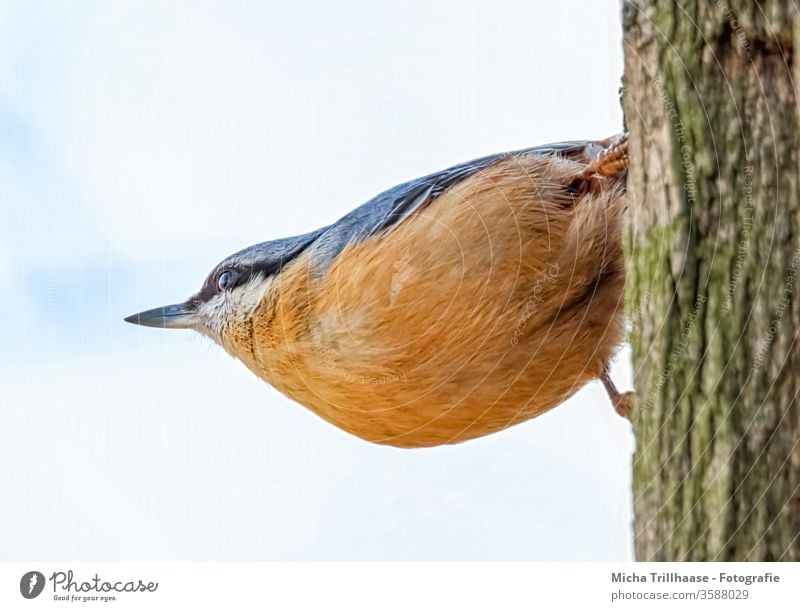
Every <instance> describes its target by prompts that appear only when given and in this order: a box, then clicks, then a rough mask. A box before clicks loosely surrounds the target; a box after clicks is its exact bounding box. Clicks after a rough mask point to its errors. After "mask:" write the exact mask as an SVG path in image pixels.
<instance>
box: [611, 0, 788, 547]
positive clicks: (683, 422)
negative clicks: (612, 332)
mask: <svg viewBox="0 0 800 611" xmlns="http://www.w3.org/2000/svg"><path fill="white" fill-rule="evenodd" d="M793 7H794V3H791V2H785V1H784V0H769V1H762V2H752V1H751V0H724V1H717V0H631V1H626V2H625V3H624V8H623V19H624V52H625V78H624V106H625V114H626V121H627V124H628V129H629V130H630V133H631V143H630V146H631V149H630V155H631V168H630V174H629V187H628V188H629V203H628V212H629V218H630V225H629V230H628V233H627V240H626V241H627V243H626V249H627V256H628V261H629V280H628V286H627V289H626V290H627V301H628V304H629V314H630V317H631V319H632V320H633V322H634V331H633V333H632V344H633V352H634V366H635V379H636V394H637V399H636V407H635V412H634V415H633V425H634V431H635V433H636V438H637V442H636V443H637V453H636V456H635V459H634V512H635V515H636V523H635V533H636V549H637V556H638V558H639V559H640V560H714V559H716V560H800V408H799V407H798V390H800V343H799V342H798V341H797V340H798V330H800V301H799V300H798V297H800V285H798V279H800V227H799V226H798V225H799V223H800V193H799V192H798V191H799V190H800V189H799V188H798V171H799V170H800V166H799V165H798V151H799V150H800V148H799V147H800V142H798V140H799V139H800V121H799V120H798V117H800V113H799V112H798V99H797V96H796V92H795V84H800V78H799V77H800V70H799V69H798V66H797V65H796V64H798V63H800V60H795V59H794V49H795V47H796V44H797V41H798V33H800V15H798V13H797V10H798V9H796V8H793Z"/></svg>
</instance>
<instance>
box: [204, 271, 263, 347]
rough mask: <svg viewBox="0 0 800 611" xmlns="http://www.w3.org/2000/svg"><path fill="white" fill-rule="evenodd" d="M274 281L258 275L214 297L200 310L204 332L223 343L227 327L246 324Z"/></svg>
mask: <svg viewBox="0 0 800 611" xmlns="http://www.w3.org/2000/svg"><path fill="white" fill-rule="evenodd" d="M272 281H273V278H272V277H269V278H264V277H263V276H262V275H261V274H256V275H254V276H253V277H251V278H250V279H249V280H248V281H247V282H245V283H244V284H242V285H240V286H237V287H236V288H234V289H232V290H230V291H223V292H222V293H220V294H218V295H214V296H213V297H212V298H211V299H209V300H208V301H207V302H206V303H204V304H203V305H202V306H201V307H200V309H199V313H200V316H201V318H202V320H203V321H204V322H205V326H206V329H204V331H206V333H207V334H208V335H209V336H211V337H212V339H214V340H215V341H217V342H218V343H221V340H222V336H223V334H224V333H225V329H226V328H227V327H230V326H239V325H242V324H246V323H247V322H248V321H249V320H250V318H252V316H253V313H254V312H255V311H256V308H258V306H259V305H260V304H261V301H262V300H263V298H264V295H265V294H266V293H267V291H268V290H269V287H270V286H271V285H272Z"/></svg>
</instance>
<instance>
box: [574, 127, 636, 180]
mask: <svg viewBox="0 0 800 611" xmlns="http://www.w3.org/2000/svg"><path fill="white" fill-rule="evenodd" d="M626 169H628V134H620V135H619V137H617V138H616V139H615V140H613V141H612V142H611V143H610V144H609V145H608V146H607V147H606V148H604V149H603V150H602V151H600V153H599V154H598V155H597V157H595V158H594V160H593V161H592V162H591V163H589V165H587V166H586V167H585V168H584V170H583V172H581V174H580V176H579V178H582V179H584V180H588V179H590V178H591V177H592V176H594V175H595V174H599V175H600V176H608V177H614V176H619V175H620V174H622V173H623V172H624V171H625V170H626Z"/></svg>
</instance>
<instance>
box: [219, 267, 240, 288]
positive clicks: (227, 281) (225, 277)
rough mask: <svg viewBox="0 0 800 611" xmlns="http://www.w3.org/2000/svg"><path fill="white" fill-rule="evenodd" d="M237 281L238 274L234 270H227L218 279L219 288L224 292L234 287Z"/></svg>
mask: <svg viewBox="0 0 800 611" xmlns="http://www.w3.org/2000/svg"><path fill="white" fill-rule="evenodd" d="M235 280H236V272H234V271H232V270H226V271H224V272H222V273H221V274H220V275H219V278H217V288H218V289H219V290H220V291H224V290H225V289H227V288H230V287H231V286H233V283H234V281H235Z"/></svg>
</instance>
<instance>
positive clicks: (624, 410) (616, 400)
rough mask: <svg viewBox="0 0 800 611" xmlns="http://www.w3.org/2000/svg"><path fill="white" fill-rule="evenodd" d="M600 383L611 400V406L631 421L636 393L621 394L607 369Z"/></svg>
mask: <svg viewBox="0 0 800 611" xmlns="http://www.w3.org/2000/svg"><path fill="white" fill-rule="evenodd" d="M600 381H601V382H602V383H603V386H605V388H606V392H607V393H608V398H609V399H611V404H612V405H613V406H614V410H615V411H616V412H617V413H618V414H619V415H620V416H622V417H623V418H627V419H629V420H630V417H631V411H632V410H633V400H634V397H635V395H634V393H633V392H631V391H627V392H622V393H621V392H619V390H617V386H616V384H614V382H613V381H612V380H611V376H610V375H609V373H608V370H607V369H605V370H603V373H602V374H601V376H600Z"/></svg>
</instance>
